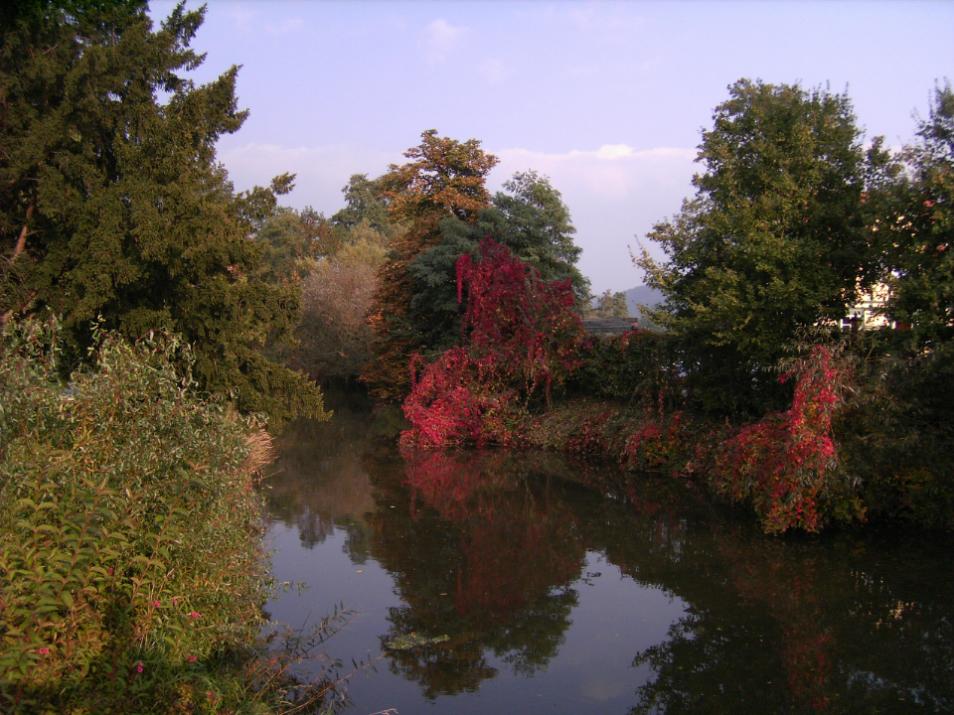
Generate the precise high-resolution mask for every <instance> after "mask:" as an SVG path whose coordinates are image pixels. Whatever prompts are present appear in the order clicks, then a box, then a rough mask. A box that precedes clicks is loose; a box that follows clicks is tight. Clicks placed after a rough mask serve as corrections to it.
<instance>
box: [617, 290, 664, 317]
mask: <svg viewBox="0 0 954 715" xmlns="http://www.w3.org/2000/svg"><path fill="white" fill-rule="evenodd" d="M624 293H625V294H626V307H627V308H628V309H629V314H630V315H632V316H635V317H639V314H640V313H639V306H640V305H648V306H655V305H659V304H660V303H662V302H663V295H662V293H660V292H659V291H658V290H656V289H655V288H650V287H649V286H636V287H635V288H630V289H629V290H627V291H624Z"/></svg>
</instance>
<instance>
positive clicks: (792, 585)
mask: <svg viewBox="0 0 954 715" xmlns="http://www.w3.org/2000/svg"><path fill="white" fill-rule="evenodd" d="M726 526H727V527H728V528H725V529H722V530H720V531H719V532H718V533H717V534H715V533H714V534H713V538H712V539H711V544H710V548H708V549H705V553H704V554H703V553H698V554H696V555H693V559H692V560H693V562H694V564H695V565H696V567H697V568H698V571H697V574H698V576H699V577H700V578H701V579H703V580H704V581H705V582H707V583H708V584H709V589H708V590H706V591H703V590H702V589H700V588H699V586H698V585H697V584H695V583H692V582H683V583H680V584H675V583H673V582H672V581H670V583H671V584H672V586H674V587H676V588H677V589H678V592H679V594H680V596H681V597H682V598H684V599H685V600H687V601H689V602H690V603H691V604H692V607H691V608H690V610H689V612H688V613H687V615H686V616H685V617H684V618H683V619H681V620H680V621H678V622H677V623H675V624H673V625H672V626H671V628H670V630H669V635H668V638H667V640H666V641H665V642H663V643H661V644H659V645H657V646H654V647H652V648H649V649H647V650H645V651H643V652H641V653H639V654H637V656H636V658H635V661H634V665H636V666H639V665H649V666H651V667H652V669H653V671H654V672H655V677H654V679H653V680H651V681H650V682H648V683H645V684H643V685H642V686H640V687H639V688H638V690H637V696H638V698H639V703H638V705H637V706H636V707H635V708H634V709H633V712H657V711H664V712H697V711H699V710H700V709H704V710H710V711H712V710H715V711H721V710H735V709H739V708H740V707H742V706H744V705H746V704H750V705H752V706H753V707H757V708H758V709H761V710H770V711H775V712H779V711H798V712H846V711H853V712H886V711H894V710H897V709H898V708H903V709H904V710H906V711H909V712H915V711H920V712H949V711H951V709H952V706H954V681H952V678H951V673H952V672H954V642H952V640H951V636H952V635H954V632H952V623H951V620H950V613H951V608H950V604H951V603H954V588H952V583H951V581H950V579H946V580H944V581H939V582H938V583H937V587H938V589H937V591H935V592H934V593H928V594H926V593H925V591H924V585H923V584H920V585H916V581H913V580H911V579H908V578H906V575H905V573H904V571H903V570H897V569H884V568H883V564H881V563H878V561H879V560H878V558H877V556H876V554H877V549H878V546H874V549H875V551H873V552H872V553H865V552H866V551H867V550H868V549H871V548H872V547H873V544H872V540H870V539H869V540H866V541H861V540H859V539H854V538H852V537H842V538H841V539H838V538H836V539H833V540H831V541H829V542H825V543H819V542H815V541H781V540H769V539H764V538H754V539H753V538H750V537H751V535H750V534H749V533H747V532H748V530H746V529H742V528H740V527H738V526H735V527H733V526H732V525H726ZM692 542H693V543H695V542H696V540H695V539H693V540H692ZM702 543H705V542H702ZM879 546H880V547H882V548H884V549H885V550H886V552H885V553H889V554H890V553H891V552H892V551H895V552H896V545H893V544H890V543H882V544H880V545H879ZM872 557H874V558H872ZM850 562H854V563H856V564H865V566H863V567H860V568H854V569H849V568H846V563H850ZM915 663H917V664H918V666H917V667H912V665H913V664H915Z"/></svg>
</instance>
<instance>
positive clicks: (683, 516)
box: [269, 410, 954, 713]
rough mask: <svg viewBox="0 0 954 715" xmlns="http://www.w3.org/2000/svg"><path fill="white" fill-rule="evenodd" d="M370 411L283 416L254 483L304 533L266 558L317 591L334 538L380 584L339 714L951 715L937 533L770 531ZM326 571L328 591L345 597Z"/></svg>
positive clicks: (692, 502) (945, 586)
mask: <svg viewBox="0 0 954 715" xmlns="http://www.w3.org/2000/svg"><path fill="white" fill-rule="evenodd" d="M379 424H380V420H378V421H376V420H375V419H374V418H373V417H371V416H369V414H368V413H367V412H359V413H356V414H350V415H349V414H348V413H347V412H345V413H342V411H340V410H339V413H338V415H337V417H336V422H335V423H332V424H331V425H320V426H316V425H309V424H302V425H297V426H296V427H295V428H294V429H293V430H291V431H289V432H288V433H286V435H285V436H284V437H283V439H282V440H281V442H280V445H281V458H280V460H279V462H278V464H277V473H276V475H275V477H274V478H273V479H272V480H271V481H272V484H271V490H270V492H269V504H270V508H271V510H272V515H273V518H274V519H275V522H276V524H283V525H285V527H291V528H292V529H294V530H295V531H296V532H297V534H298V538H299V540H300V542H299V545H300V546H301V547H305V549H304V550H303V551H301V553H298V552H296V554H297V555H296V556H295V557H294V558H293V559H285V561H286V562H287V563H288V565H287V567H286V566H283V568H287V569H289V570H295V569H301V571H302V573H305V574H308V575H309V576H308V578H313V579H316V580H317V581H318V582H319V583H321V579H322V567H321V564H322V563H324V562H323V561H322V559H329V558H331V554H330V553H329V552H328V551H327V548H326V547H327V544H330V543H331V542H332V541H334V540H335V539H332V538H330V537H331V536H332V535H333V534H341V535H343V541H342V545H341V548H343V549H344V551H345V552H346V553H347V556H348V559H349V560H350V562H351V563H352V564H354V565H366V567H365V568H366V569H367V570H368V571H369V572H370V570H371V567H372V566H373V567H374V568H376V569H380V571H381V579H380V580H379V584H387V585H385V586H383V587H382V586H381V585H379V586H378V588H379V589H380V590H381V591H383V592H385V593H384V594H383V595H382V597H381V603H382V605H381V608H380V614H379V616H380V618H379V620H374V619H375V618H377V617H378V616H375V615H374V614H373V613H370V614H369V616H368V621H367V623H366V625H365V627H364V628H365V630H362V629H361V628H360V627H359V628H356V629H355V630H356V633H355V634H354V640H355V641H361V645H360V647H362V648H364V649H365V650H366V651H367V650H370V651H373V652H380V653H383V656H384V658H385V659H386V662H387V669H386V673H387V674H386V675H382V674H379V675H373V676H370V677H368V678H366V679H363V680H362V679H359V680H358V681H356V682H355V683H354V685H353V689H354V691H355V693H356V696H357V697H356V700H357V701H358V703H359V707H361V706H362V705H363V706H364V707H365V708H366V709H368V711H370V710H373V709H377V708H379V707H382V706H385V705H393V704H394V703H395V702H400V703H401V704H402V706H403V707H404V708H405V709H404V710H403V711H402V712H414V711H416V710H417V707H418V705H420V703H421V701H422V699H423V700H430V701H433V703H434V704H436V705H438V706H440V705H443V706H444V707H443V709H444V710H446V711H448V712H466V711H473V712H486V711H487V710H488V709H491V710H492V709H494V707H493V706H492V705H491V704H492V703H493V702H497V703H499V704H503V705H502V706H499V707H497V708H496V709H498V710H500V709H501V708H502V709H503V710H506V711H537V710H543V709H548V710H552V711H557V712H560V711H562V712H587V711H590V712H607V711H615V712H625V711H627V710H629V711H631V712H634V713H635V712H657V711H659V712H661V711H665V712H699V711H707V712H722V711H736V710H741V709H745V708H748V709H754V710H759V711H772V712H791V711H827V712H845V711H896V710H899V709H900V710H903V711H925V712H944V711H951V710H954V676H952V674H954V638H952V636H954V633H952V630H954V574H952V570H951V561H950V559H949V556H948V554H949V553H950V550H949V549H950V546H951V543H950V540H949V539H947V540H946V541H943V543H937V542H938V541H941V539H940V538H938V539H935V540H934V543H925V540H923V539H922V540H921V541H915V540H913V539H910V540H906V539H905V538H903V537H899V536H898V535H896V534H891V535H881V536H866V537H864V538H860V537H855V536H851V535H841V536H835V537H827V538H824V539H803V540H781V539H769V538H766V537H764V536H762V535H761V534H760V533H758V532H757V530H756V529H755V528H754V527H753V526H752V525H751V524H750V523H749V522H748V521H747V520H745V519H742V518H739V517H738V516H737V515H732V514H725V513H723V512H722V511H721V510H719V509H717V508H714V507H713V506H712V505H711V504H710V503H709V502H708V501H707V500H706V499H704V498H703V497H702V496H701V495H699V494H698V493H696V492H695V491H694V490H693V488H692V487H691V485H688V484H683V483H679V482H672V481H666V482H653V481H646V482H645V483H642V484H639V485H638V488H637V487H630V488H628V490H622V491H621V490H620V488H619V485H618V475H616V474H615V473H614V472H613V471H612V470H608V469H596V468H593V467H587V466H585V465H580V464H574V463H568V462H566V461H565V460H563V459H561V458H557V457H554V456H553V455H546V454H529V455H527V454H519V455H518V454H511V453H507V452H502V451H487V452H461V453H453V452H449V453H438V452H413V451H411V452H405V453H403V454H401V453H398V452H397V451H396V448H394V447H393V446H392V445H393V444H394V442H393V440H392V439H390V438H389V437H384V438H380V437H379V436H378V434H377V431H376V428H377V426H378V425H379ZM382 431H383V433H384V434H385V435H387V433H388V432H389V430H388V429H383V430H382ZM276 528H277V527H276ZM325 542H327V544H326V543H325ZM336 548H337V547H336ZM277 557H281V554H278V555H277ZM279 561H281V559H280V558H279ZM328 568H330V567H328ZM362 570H363V569H362ZM316 573H317V575H314V574H316ZM614 576H615V578H614ZM283 577H288V574H285V575H283ZM292 577H293V578H294V577H295V576H292ZM339 581H341V582H342V587H341V589H339V591H335V584H334V583H331V584H328V583H324V584H323V589H324V592H326V593H327V594H328V598H329V599H331V600H329V601H328V604H329V605H330V603H333V602H334V601H336V600H344V601H345V602H346V604H347V603H349V601H353V600H360V599H361V598H363V597H365V596H366V594H363V593H362V592H361V591H355V590H353V589H352V591H350V592H349V591H348V588H351V587H350V586H349V587H345V585H344V584H343V581H344V579H339ZM388 586H390V588H391V589H392V591H393V593H387V588H388ZM271 608H272V610H273V612H275V615H276V616H278V617H281V616H282V613H281V612H280V611H281V610H282V609H283V608H285V609H286V610H287V609H288V608H292V607H291V606H285V605H282V604H272V607H271ZM276 609H277V610H276ZM368 610H369V611H372V610H374V608H373V607H369V608H368ZM287 612H288V613H291V611H287ZM286 615H287V614H286ZM343 636H345V637H346V643H345V647H346V649H347V648H351V647H354V648H358V647H359V646H358V645H357V644H356V643H352V642H349V641H347V637H348V633H347V632H346V633H345V634H343ZM407 643H410V644H411V645H410V646H409V647H404V646H399V647H395V644H407ZM409 684H416V686H415V687H416V692H417V695H416V696H415V695H414V693H413V692H412V691H409V690H408V689H407V685H409ZM415 697H416V698H417V700H415ZM394 698H397V700H395V699H394ZM495 698H496V700H494V699H495ZM415 703H417V705H416V704H415ZM438 709H441V708H438Z"/></svg>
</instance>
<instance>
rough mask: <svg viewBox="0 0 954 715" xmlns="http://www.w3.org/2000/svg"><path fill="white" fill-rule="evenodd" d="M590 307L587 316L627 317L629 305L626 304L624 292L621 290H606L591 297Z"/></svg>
mask: <svg viewBox="0 0 954 715" xmlns="http://www.w3.org/2000/svg"><path fill="white" fill-rule="evenodd" d="M590 300H591V304H593V303H595V304H594V305H592V307H591V308H590V309H589V310H588V311H587V317H588V318H628V317H629V306H627V305H626V294H625V293H623V292H622V291H617V292H616V293H614V292H613V291H610V290H606V291H603V292H602V293H600V295H599V296H597V297H594V298H591V299H590Z"/></svg>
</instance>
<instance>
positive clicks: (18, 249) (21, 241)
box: [10, 203, 34, 261]
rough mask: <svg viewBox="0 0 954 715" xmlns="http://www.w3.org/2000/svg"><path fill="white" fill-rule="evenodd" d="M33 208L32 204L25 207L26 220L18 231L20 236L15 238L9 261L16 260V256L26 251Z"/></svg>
mask: <svg viewBox="0 0 954 715" xmlns="http://www.w3.org/2000/svg"><path fill="white" fill-rule="evenodd" d="M33 206H34V204H33V203H31V204H30V205H29V206H27V210H26V218H25V219H24V221H23V228H21V229H20V235H19V236H18V237H17V245H16V246H14V247H13V256H11V258H10V260H11V261H15V260H17V256H19V255H20V254H21V253H23V252H24V251H25V250H26V240H27V236H28V235H29V234H30V219H32V218H33Z"/></svg>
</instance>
